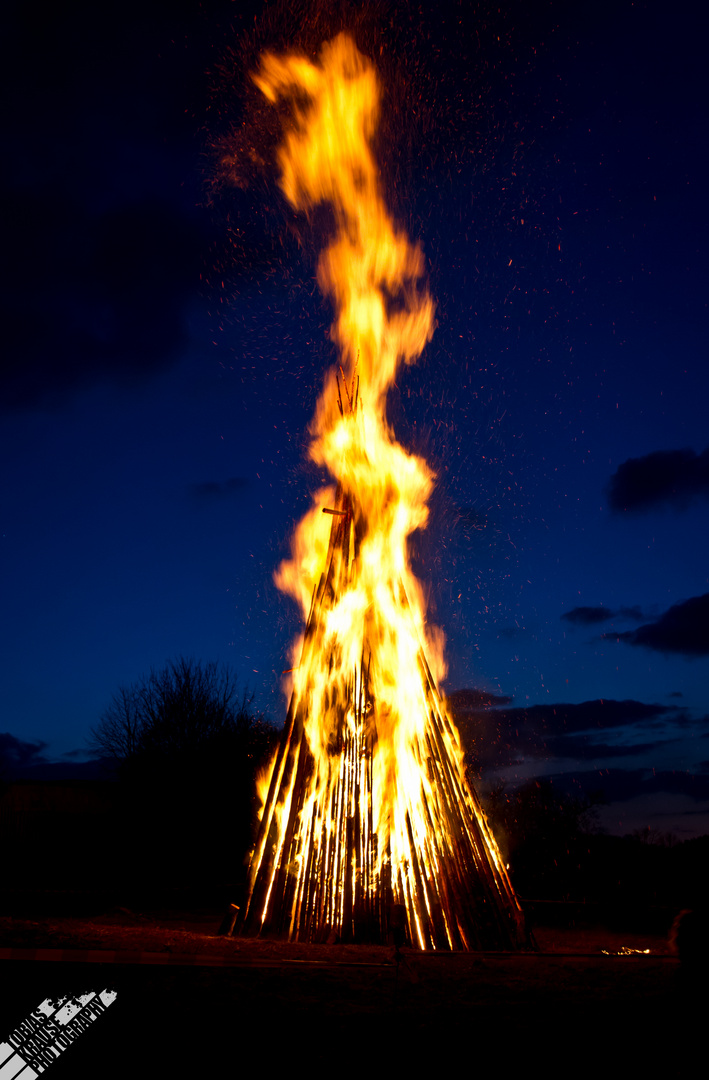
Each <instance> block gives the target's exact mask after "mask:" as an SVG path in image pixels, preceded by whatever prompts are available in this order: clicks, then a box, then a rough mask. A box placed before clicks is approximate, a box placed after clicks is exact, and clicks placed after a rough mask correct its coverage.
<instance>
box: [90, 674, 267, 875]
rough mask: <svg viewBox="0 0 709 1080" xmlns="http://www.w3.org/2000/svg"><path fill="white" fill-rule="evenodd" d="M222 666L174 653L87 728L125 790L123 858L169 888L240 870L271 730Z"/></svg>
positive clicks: (134, 869)
mask: <svg viewBox="0 0 709 1080" xmlns="http://www.w3.org/2000/svg"><path fill="white" fill-rule="evenodd" d="M252 706H253V698H252V697H251V696H249V694H248V693H247V692H245V691H241V690H240V689H239V685H238V682H237V679H236V677H235V676H234V674H233V672H231V671H230V669H229V668H228V667H221V666H219V665H218V664H215V663H204V662H201V661H195V660H191V659H186V658H184V657H180V658H178V659H176V660H172V661H170V662H169V663H168V664H166V665H165V667H164V668H162V669H160V670H152V671H151V672H150V673H149V674H148V675H146V676H144V677H142V678H141V679H139V680H138V681H137V682H136V683H134V684H133V685H131V686H127V687H121V688H119V690H118V691H117V692H116V693H115V694H114V695H113V698H112V700H111V703H110V705H109V706H108V708H107V709H106V710H105V712H104V713H103V715H102V717H101V719H100V721H99V723H98V724H97V725H96V727H95V728H94V729H93V730H92V736H91V746H92V748H93V749H94V750H95V751H98V752H100V753H101V754H102V755H104V756H108V757H110V758H111V759H113V760H114V761H115V763H116V766H117V775H118V778H119V781H120V783H121V787H122V790H123V792H124V818H125V826H126V830H127V831H126V836H125V845H124V858H125V859H127V862H128V863H130V864H131V869H132V872H133V873H134V874H136V875H138V876H141V875H142V876H143V877H149V878H152V879H160V880H162V881H166V880H167V879H170V881H171V882H173V883H177V882H179V883H181V884H188V883H189V882H190V881H193V880H194V878H195V877H197V878H199V877H202V878H204V877H205V876H208V877H209V878H210V879H212V880H214V879H216V878H220V879H222V880H234V879H235V878H237V877H238V876H239V875H240V874H241V873H242V864H243V861H244V856H245V853H246V850H247V848H248V847H249V844H250V840H251V834H252V830H253V826H254V823H255V819H256V813H257V809H258V804H257V800H256V794H255V775H256V772H257V770H258V769H259V768H260V767H262V766H263V765H264V764H265V762H266V761H267V759H268V757H269V755H270V753H271V751H272V748H273V746H274V743H275V738H276V734H277V733H276V730H275V728H274V727H273V726H272V725H271V724H270V723H268V721H267V720H266V719H265V718H264V716H263V715H262V714H261V713H257V712H255V711H254V710H253V707H252Z"/></svg>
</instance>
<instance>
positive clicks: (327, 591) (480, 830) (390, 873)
mask: <svg viewBox="0 0 709 1080" xmlns="http://www.w3.org/2000/svg"><path fill="white" fill-rule="evenodd" d="M324 512H325V513H330V514H332V516H333V521H332V527H331V531H330V543H329V550H328V555H327V562H326V566H325V569H324V570H323V573H322V575H321V578H320V583H319V586H318V587H317V588H316V590H315V593H314V596H313V601H312V606H311V612H310V618H309V620H308V624H307V629H306V633H305V639H304V643H303V662H305V660H306V658H307V656H308V655H309V652H310V650H317V649H320V648H322V647H323V636H324V635H323V629H322V628H323V622H324V618H325V615H326V613H327V611H328V610H329V609H330V608H331V607H332V605H333V601H334V598H335V597H336V596H337V594H338V590H340V589H341V588H342V587H343V586H344V584H345V583H346V582H347V580H350V579H351V575H352V574H356V572H357V558H358V547H359V537H360V535H361V529H362V522H361V521H360V520H359V519H358V511H357V505H356V503H355V501H354V499H353V498H352V497H351V496H350V495H348V494H347V493H345V492H344V491H343V490H342V489H341V488H338V492H337V497H336V505H335V507H334V508H332V509H326V510H324ZM402 592H403V589H402ZM363 641H364V647H363V653H362V657H361V662H360V664H359V670H355V671H353V672H352V679H351V682H350V685H349V686H348V687H347V688H346V692H345V694H343V693H342V690H341V689H340V690H339V691H338V690H335V691H333V699H332V700H331V702H330V708H331V710H332V709H335V710H336V711H337V714H338V721H337V723H336V725H335V729H334V730H335V735H334V738H332V737H331V739H330V742H329V744H328V747H327V764H326V765H325V766H323V765H322V764H321V765H318V764H317V763H316V760H315V758H314V756H313V754H312V752H311V749H310V746H309V743H308V738H307V734H306V727H307V724H306V720H307V708H308V705H307V698H305V697H304V695H303V694H301V695H300V697H299V699H296V694H295V693H294V694H293V698H292V700H291V705H290V709H289V711H288V716H287V720H286V724H285V727H284V729H283V736H282V739H281V742H280V746H279V749H278V752H277V756H276V759H275V761H274V764H273V768H272V772H271V779H270V786H269V789H268V794H267V796H266V800H265V805H264V808H263V814H262V817H261V824H260V829H259V832H258V836H257V839H256V844H255V847H254V851H253V854H252V859H251V867H250V875H249V893H248V899H247V903H246V906H245V908H244V910H243V913H242V915H241V918H240V921H239V925H238V927H237V932H240V933H242V934H246V935H250V936H256V935H266V936H276V937H282V938H287V939H289V940H292V941H315V942H323V941H328V940H329V941H333V940H340V941H353V942H358V941H369V942H386V941H387V935H388V930H389V928H390V922H391V917H392V908H393V905H403V907H404V908H405V910H406V916H407V932H408V940H409V941H410V943H411V944H412V945H413V946H414V947H420V948H424V949H510V948H517V947H519V946H521V945H524V944H525V943H526V935H525V931H524V919H523V916H522V911H521V908H520V906H519V902H518V900H517V898H516V896H515V893H514V891H513V889H512V886H511V884H510V881H509V878H508V876H507V873H506V871H505V868H504V866H503V864H502V862H501V859H500V854H499V851H498V849H497V845H496V843H495V840H494V837H493V836H492V833H491V832H490V829H489V827H488V825H487V822H486V820H485V817H484V814H483V812H482V810H481V808H480V804H479V801H478V799H477V796H476V795H475V793H474V792H473V791H472V790H471V788H470V787H469V785H468V784H467V783H466V780H465V778H464V775H463V772H462V767H461V765H460V761H461V756H460V754H455V753H451V747H456V746H457V734H456V733H455V731H454V730H453V728H452V725H451V723H450V720H449V719H448V717H447V716H446V713H445V710H444V709H443V707H442V705H441V702H440V699H439V696H438V692H437V690H436V686H435V684H434V681H433V678H432V676H431V672H430V670H429V667H428V664H427V662H426V658H425V656H424V653H423V649H420V650H419V655H418V668H419V672H418V675H419V678H420V684H421V695H422V699H423V703H422V704H423V707H424V708H425V709H426V711H427V720H426V724H425V728H426V730H425V737H424V738H423V739H420V740H419V745H418V747H417V761H418V762H419V764H420V769H421V776H422V785H421V791H422V795H421V799H422V800H423V814H422V815H419V823H418V826H417V827H414V824H413V821H412V818H413V815H412V814H410V813H409V812H408V811H407V812H406V815H405V826H404V827H403V829H402V832H405V835H404V837H403V843H404V846H405V847H406V850H407V857H406V859H404V860H402V859H401V858H400V859H399V860H398V865H395V864H394V860H393V859H392V858H391V847H390V844H389V843H387V844H386V846H385V848H384V850H382V841H381V839H380V837H379V836H378V834H377V831H376V821H377V813H376V810H377V808H376V806H375V804H374V803H375V785H374V784H373V760H374V755H375V754H376V753H377V702H376V700H373V699H372V696H371V694H370V685H369V684H370V678H369V676H370V668H371V664H372V656H371V652H370V650H369V648H368V645H367V640H366V634H364V635H363ZM337 694H339V695H340V697H341V698H343V700H339V701H338V700H336V695H337ZM318 769H319V770H320V771H322V770H323V769H326V770H327V776H326V777H325V778H324V781H323V782H321V783H320V784H319V785H316V786H318V787H319V790H320V791H321V792H324V793H325V794H324V795H322V796H321V797H320V798H313V797H312V795H311V794H309V793H311V792H312V790H313V783H312V781H313V774H314V771H316V770H318ZM422 820H423V823H424V824H423V826H422V825H421V821H422ZM399 912H401V907H399Z"/></svg>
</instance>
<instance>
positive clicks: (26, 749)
mask: <svg viewBox="0 0 709 1080" xmlns="http://www.w3.org/2000/svg"><path fill="white" fill-rule="evenodd" d="M47 745H48V744H47V743H45V742H42V741H37V742H27V741H26V740H25V739H18V738H17V736H16V735H11V734H10V733H9V731H6V732H4V733H3V732H0V780H5V781H12V780H95V779H100V780H106V779H109V778H111V777H112V776H113V774H114V773H115V763H112V762H110V761H105V760H102V759H100V758H91V759H89V760H88V761H87V760H83V759H85V758H86V751H85V750H70V751H69V752H68V753H67V754H63V755H62V756H63V757H64V758H65V759H70V760H64V761H49V760H48V759H47V757H46V755H45V753H44V751H45V750H46V749H47ZM77 757H78V758H81V759H82V760H74V759H75V758H77Z"/></svg>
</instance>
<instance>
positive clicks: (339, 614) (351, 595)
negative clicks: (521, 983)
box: [247, 34, 519, 947]
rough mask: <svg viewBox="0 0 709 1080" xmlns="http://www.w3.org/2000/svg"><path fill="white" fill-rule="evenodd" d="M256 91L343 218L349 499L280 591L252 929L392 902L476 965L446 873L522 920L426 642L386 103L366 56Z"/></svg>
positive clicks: (343, 464) (428, 937)
mask: <svg viewBox="0 0 709 1080" xmlns="http://www.w3.org/2000/svg"><path fill="white" fill-rule="evenodd" d="M255 82H256V84H257V86H258V87H259V88H260V89H261V90H262V91H263V93H264V94H265V95H266V97H267V98H268V99H269V100H270V101H272V102H274V103H275V102H276V101H277V100H278V99H279V98H284V97H287V98H288V99H290V100H291V102H292V108H293V121H292V126H291V127H290V128H289V130H288V132H287V134H286V136H285V138H284V141H283V144H282V146H281V147H280V150H279V154H278V161H279V166H280V174H281V180H280V182H281V187H282V189H283V192H284V194H285V196H286V198H287V199H288V200H289V202H290V203H291V204H292V205H293V206H294V207H295V208H297V209H299V210H308V209H309V208H311V207H313V206H314V205H316V204H317V203H321V202H326V203H329V204H330V206H331V207H332V208H333V211H334V217H335V223H336V232H335V236H334V239H333V240H332V242H331V243H330V244H329V246H328V247H327V248H326V250H325V251H324V252H323V254H322V255H321V257H320V260H319V265H318V282H319V285H320V288H321V289H322V290H323V292H324V293H325V294H327V295H328V296H330V297H332V300H333V303H334V307H335V321H334V323H333V327H332V337H333V339H334V340H335V341H336V343H337V345H338V347H339V351H340V357H341V365H340V369H339V373H338V371H337V370H336V369H333V371H331V372H330V373H329V375H328V376H327V378H326V381H325V387H324V391H323V394H322V396H321V398H320V401H319V403H318V408H317V414H316V417H315V420H314V422H313V425H312V429H311V431H312V436H313V438H312V442H311V446H310V456H311V457H312V459H313V460H314V461H315V462H317V463H318V464H319V465H324V466H326V468H327V469H328V471H329V472H330V474H331V475H332V477H333V478H334V479H335V480H336V481H337V487H336V489H335V488H334V487H330V488H327V489H325V490H323V491H321V492H320V493H319V494H318V496H317V497H316V499H315V505H314V507H313V510H312V511H311V512H310V513H309V514H308V515H307V516H306V517H305V519H304V520H303V521H302V522H301V523H300V525H299V527H298V529H297V532H296V535H295V538H294V542H293V553H292V558H291V559H290V560H289V561H287V562H285V563H284V564H283V565H282V566H281V567H280V568H279V570H278V573H277V575H276V581H277V584H278V585H279V587H280V588H281V589H283V590H284V591H286V592H288V593H290V594H292V595H293V596H294V597H295V598H296V599H297V600H298V601H299V603H300V604H301V607H302V610H303V614H304V617H305V619H306V620H307V627H308V629H307V632H306V634H305V637H304V639H302V640H301V643H300V645H299V647H298V648H299V650H300V652H301V655H300V660H299V663H298V662H297V657H296V663H297V667H296V668H295V671H294V676H293V696H292V701H291V708H290V712H289V721H288V724H287V726H286V734H285V735H284V741H283V743H282V746H281V751H280V752H279V754H278V755H277V756H276V759H275V761H274V765H273V769H272V773H271V777H270V785H269V794H265V796H264V812H263V818H262V827H261V833H260V836H259V840H258V841H257V845H256V849H255V851H254V855H253V858H252V869H251V886H250V888H251V893H250V901H249V911H248V913H247V919H248V918H249V917H250V919H251V922H252V924H253V922H254V920H255V919H257V918H260V920H261V923H262V924H263V925H264V926H266V925H267V924H268V923H269V920H270V921H273V919H274V918H275V915H274V914H273V911H274V910H275V908H274V905H275V907H277V908H278V912H279V914H278V919H277V920H276V921H277V922H278V925H279V928H280V930H281V931H282V932H285V933H288V934H289V935H290V936H291V937H298V936H302V935H306V934H311V935H312V934H313V933H315V932H320V931H321V930H322V928H323V927H327V928H330V929H331V930H332V929H334V930H335V931H336V932H337V933H343V934H345V935H347V934H348V933H351V931H352V927H353V926H354V925H355V924H356V923H357V920H358V916H357V911H359V912H360V915H362V913H363V912H364V913H365V914H366V917H367V919H368V920H369V923H370V924H371V922H372V920H373V919H374V921H375V922H377V920H378V922H379V925H380V926H381V918H380V916H381V910H382V907H381V906H382V904H383V903H384V902H385V900H388V902H389V903H391V901H395V902H398V903H399V904H402V905H404V906H405V907H406V911H407V916H408V925H409V933H410V936H411V940H412V941H415V942H417V943H418V944H419V945H421V946H422V947H426V946H427V945H431V944H433V945H447V946H448V947H452V946H454V945H461V944H462V945H463V946H470V945H471V943H472V942H471V931H470V929H469V927H468V926H467V924H466V925H463V924H464V923H465V919H464V918H463V916H460V917H458V916H457V915H456V913H455V904H454V903H452V902H451V897H450V896H447V899H446V898H444V900H442V899H441V897H440V896H439V891H440V889H441V888H443V889H444V891H445V888H446V886H445V884H444V885H443V886H440V885H438V886H437V885H436V884H435V883H436V881H437V879H439V880H440V879H441V877H442V876H443V877H445V875H444V874H443V864H444V863H446V864H448V863H451V861H453V862H456V860H457V862H456V867H457V869H456V874H458V876H459V877H460V876H463V877H464V876H465V873H466V872H467V871H466V869H465V866H466V865H467V863H466V859H467V860H468V862H469V863H470V866H469V867H468V869H469V870H470V872H475V866H474V865H473V864H474V863H475V860H476V858H477V859H479V860H480V859H481V860H482V861H483V862H484V863H485V866H486V873H487V874H488V876H489V877H490V880H491V882H492V889H493V891H496V892H497V894H498V895H499V897H502V898H503V900H504V903H506V904H509V903H513V906H515V905H516V901H514V894H513V893H512V891H511V887H510V885H509V882H508V880H507V877H506V874H505V871H504V868H503V867H502V866H501V864H500V860H499V854H498V851H497V847H496V845H495V842H494V839H493V838H492V835H491V834H490V832H489V830H488V828H487V825H486V823H485V820H484V817H483V815H482V813H481V811H480V808H479V805H478V803H477V800H476V799H475V797H474V795H473V794H472V793H471V792H470V791H469V789H468V788H467V786H466V784H465V780H464V770H463V760H462V752H461V748H460V743H459V739H458V736H457V733H456V731H455V729H454V727H453V726H452V724H451V723H450V720H449V718H448V717H447V716H446V715H445V713H444V711H443V709H442V707H441V703H440V701H439V699H438V695H437V692H436V689H435V681H436V680H437V679H440V678H441V677H442V676H443V674H444V673H445V670H444V661H443V653H442V636H441V635H440V633H438V632H436V631H434V630H432V629H431V628H430V627H428V626H427V624H426V620H425V616H424V612H425V605H424V602H423V597H422V592H421V588H420V585H419V583H418V581H417V580H416V578H415V577H414V575H413V573H412V571H411V567H410V563H409V555H408V538H409V537H410V535H411V533H412V532H413V531H414V530H415V529H418V528H422V527H424V526H425V525H426V522H427V517H428V508H427V499H428V497H429V494H430V492H431V487H432V484H433V479H434V477H433V474H432V472H431V470H430V469H429V467H428V466H427V465H426V463H425V462H424V461H423V460H422V459H421V458H418V457H416V456H414V455H412V454H408V453H407V452H406V451H405V450H404V449H403V447H401V446H400V445H399V443H398V442H397V441H396V439H395V436H394V432H393V431H392V429H391V427H390V425H389V424H388V422H387V419H386V411H385V410H386V395H387V391H388V388H389V387H390V386H391V384H392V382H393V380H394V378H395V376H396V373H397V370H398V369H399V367H400V365H401V364H402V362H403V363H411V362H413V361H414V360H415V359H416V358H417V357H418V355H419V354H420V353H421V351H422V350H423V348H424V346H425V345H426V343H427V342H428V341H429V339H430V337H431V334H432V331H433V318H434V305H433V302H432V300H431V297H430V295H429V294H428V292H427V291H426V289H425V288H421V287H420V286H419V282H420V278H421V276H422V274H423V271H424V260H423V255H422V253H421V250H420V248H418V247H415V246H413V245H412V244H411V243H410V242H409V240H408V238H407V237H406V235H405V234H404V233H403V232H402V231H401V230H399V229H397V228H396V226H395V224H394V222H393V221H392V219H391V217H390V215H389V213H388V211H387V208H386V206H385V204H384V201H383V198H382V192H381V186H380V183H379V179H378V169H377V166H376V162H375V160H374V156H373V152H372V140H373V137H374V133H375V130H376V126H377V121H378V116H379V109H380V92H379V85H378V80H377V76H376V73H375V71H374V68H373V67H372V65H371V64H370V63H369V62H368V61H367V60H366V59H365V58H364V57H363V56H362V55H361V54H360V53H359V52H358V51H357V49H356V47H355V45H354V43H353V42H352V40H351V39H350V38H349V37H347V36H346V35H344V34H341V35H340V36H339V37H337V38H335V39H334V40H333V41H331V42H329V43H327V44H325V45H323V47H322V50H321V53H320V57H319V60H318V62H316V63H313V62H311V61H310V60H308V59H307V58H305V57H303V56H298V55H291V56H285V57H277V56H274V55H271V54H267V55H265V56H264V57H263V59H262V64H261V69H260V71H259V73H258V75H257V76H255ZM427 661H428V662H427ZM429 665H430V667H429ZM289 725H290V726H289ZM298 725H300V727H301V729H302V735H303V740H302V742H301V744H299V743H298V741H297V733H296V735H294V734H293V732H294V731H295V730H296V728H297V727H298ZM453 803H455V804H457V805H455V806H454V805H451V804H453ZM463 833H464V834H465V836H464V838H463V840H461V835H462V834H463ZM461 845H462V847H461ZM463 849H465V851H463ZM461 851H463V854H461ZM468 851H469V852H470V854H468V855H466V854H465V852H468ZM476 853H477V854H476ZM456 880H457V879H456ZM461 887H462V886H461ZM451 889H453V886H451V888H450V889H449V890H448V891H449V892H450V891H451ZM276 894H278V896H277V897H276ZM384 894H386V896H385V898H384V900H382V897H384ZM510 898H512V900H511V899H510ZM358 905H359V908H358ZM377 905H379V907H378V908H377ZM256 908H257V909H258V911H257V912H256V913H255V909H256ZM375 908H377V911H378V912H379V914H376V912H375V910H374V909H375ZM516 912H517V913H518V912H519V909H518V908H516ZM249 913H250V914H249ZM515 917H516V916H515ZM365 921H366V920H365ZM359 922H360V924H361V923H362V918H360V919H359ZM318 927H319V928H320V931H317V928H318ZM314 928H315V929H314Z"/></svg>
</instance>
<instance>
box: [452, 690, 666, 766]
mask: <svg viewBox="0 0 709 1080" xmlns="http://www.w3.org/2000/svg"><path fill="white" fill-rule="evenodd" d="M447 702H448V704H449V707H450V708H451V711H452V713H453V716H454V719H455V721H456V724H457V725H458V728H459V730H460V733H461V737H462V739H463V742H464V744H465V745H466V747H468V749H469V750H470V752H471V755H472V757H474V759H475V761H476V763H477V764H478V765H479V766H482V767H485V768H499V767H502V766H506V765H510V764H514V763H515V762H517V761H519V760H520V759H521V758H523V757H525V756H528V757H530V756H531V757H546V758H552V757H572V758H585V759H596V758H601V757H606V756H608V757H610V756H613V757H620V756H623V757H624V756H627V755H629V754H634V753H641V752H644V751H647V750H648V749H651V748H652V747H653V746H655V745H658V744H659V741H660V740H658V741H657V742H655V741H653V742H648V741H647V738H645V739H644V740H643V741H642V742H641V741H640V739H637V740H636V741H635V742H634V741H633V738H634V734H633V731H632V729H633V728H634V727H636V726H637V725H640V724H642V725H643V726H644V727H645V728H647V727H652V726H653V725H658V726H659V724H660V721H665V720H669V719H670V718H672V720H673V722H674V720H675V719H676V718H677V717H678V713H677V709H676V707H673V706H667V705H657V704H646V703H645V702H642V701H633V700H627V701H613V700H605V699H603V700H598V701H585V702H581V703H580V704H577V705H568V704H558V705H533V706H531V707H529V708H514V709H506V708H489V707H488V708H485V707H482V708H480V707H476V706H475V705H474V704H470V705H466V704H465V699H463V704H462V707H461V705H458V704H457V701H456V694H451V695H450V697H449V698H448V699H447ZM609 731H617V732H618V733H619V734H621V733H622V742H621V741H619V742H618V743H614V742H612V741H609V740H608V739H607V737H606V738H605V739H604V738H602V733H605V732H609ZM596 732H598V736H597V735H596ZM599 737H600V738H599Z"/></svg>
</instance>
